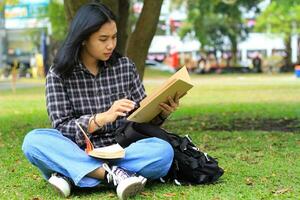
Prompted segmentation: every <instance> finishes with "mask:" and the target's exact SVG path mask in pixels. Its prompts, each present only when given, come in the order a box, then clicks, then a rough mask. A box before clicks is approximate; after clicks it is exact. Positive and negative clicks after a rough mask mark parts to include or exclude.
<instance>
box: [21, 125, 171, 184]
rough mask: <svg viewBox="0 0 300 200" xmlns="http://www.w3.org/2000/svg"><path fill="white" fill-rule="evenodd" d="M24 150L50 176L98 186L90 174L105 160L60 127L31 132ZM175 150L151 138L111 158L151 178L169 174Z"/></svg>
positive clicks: (118, 163) (25, 142) (27, 136)
mask: <svg viewBox="0 0 300 200" xmlns="http://www.w3.org/2000/svg"><path fill="white" fill-rule="evenodd" d="M22 150H23V152H24V154H25V156H26V157H27V159H28V160H29V161H30V162H31V163H32V164H33V165H35V166H36V167H37V168H38V169H39V170H40V171H41V172H42V174H43V176H44V178H45V179H46V180H48V179H49V178H50V176H51V174H52V173H53V172H58V173H60V174H63V175H64V176H66V177H69V178H70V179H72V180H73V182H74V184H75V185H76V186H78V187H94V186H96V185H98V184H100V180H98V179H95V178H91V177H88V176H87V174H88V173H90V172H92V171H93V170H95V169H97V168H99V167H101V166H102V163H103V161H102V160H100V159H96V158H93V157H90V156H88V155H87V154H86V153H85V151H83V150H82V149H80V148H79V147H78V146H77V145H76V144H75V143H74V142H73V141H71V140H70V139H68V138H66V137H64V136H63V135H62V134H61V133H60V132H59V131H57V130H56V129H35V130H33V131H31V132H29V133H28V134H27V135H26V136H25V138H24V142H23V146H22ZM173 156H174V152H173V149H172V147H171V145H170V144H169V143H167V142H166V141H164V140H161V139H158V138H147V139H143V140H139V141H137V142H135V143H132V144H131V145H130V146H128V147H127V148H125V158H122V159H117V160H113V161H111V162H110V164H112V165H116V166H119V167H122V168H123V169H126V170H128V171H130V172H133V173H137V174H139V175H142V176H144V177H146V178H148V179H158V178H160V177H163V176H165V175H166V174H167V173H168V170H169V168H170V166H171V164H172V160H173Z"/></svg>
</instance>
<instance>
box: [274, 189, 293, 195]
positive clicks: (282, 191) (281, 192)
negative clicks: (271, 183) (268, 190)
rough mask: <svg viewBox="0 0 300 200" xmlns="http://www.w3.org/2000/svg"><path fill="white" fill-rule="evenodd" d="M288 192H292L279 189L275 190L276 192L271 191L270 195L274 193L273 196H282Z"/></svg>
mask: <svg viewBox="0 0 300 200" xmlns="http://www.w3.org/2000/svg"><path fill="white" fill-rule="evenodd" d="M290 191H292V189H291V188H280V189H277V190H276V191H272V193H274V194H275V195H280V194H284V193H287V192H290Z"/></svg>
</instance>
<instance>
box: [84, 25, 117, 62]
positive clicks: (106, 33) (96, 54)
mask: <svg viewBox="0 0 300 200" xmlns="http://www.w3.org/2000/svg"><path fill="white" fill-rule="evenodd" d="M83 44H84V45H83V51H85V53H87V54H88V55H89V56H91V57H92V58H95V59H96V60H102V61H106V60H108V59H109V58H110V56H111V55H112V52H113V50H114V49H115V47H116V44H117V26H116V23H115V22H114V21H109V22H106V23H105V24H103V25H102V26H101V28H100V29H99V30H98V31H97V32H95V33H93V34H91V35H90V37H89V38H88V39H87V40H85V41H84V43H83Z"/></svg>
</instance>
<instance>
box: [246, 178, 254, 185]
mask: <svg viewBox="0 0 300 200" xmlns="http://www.w3.org/2000/svg"><path fill="white" fill-rule="evenodd" d="M245 182H246V185H254V180H253V179H252V178H246V181H245Z"/></svg>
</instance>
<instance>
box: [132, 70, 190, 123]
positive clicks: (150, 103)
mask: <svg viewBox="0 0 300 200" xmlns="http://www.w3.org/2000/svg"><path fill="white" fill-rule="evenodd" d="M192 87H193V84H192V83H191V78H190V76H189V74H188V71H187V69H186V67H182V68H181V69H180V70H179V71H177V72H176V73H175V74H174V75H172V76H171V77H170V78H169V79H168V80H167V81H165V82H164V84H163V85H162V86H161V87H159V88H157V89H156V90H155V91H154V92H153V93H152V94H151V95H149V96H147V97H146V98H145V99H143V100H142V101H141V102H140V107H139V108H138V109H137V110H135V111H134V112H133V113H132V114H131V115H130V116H128V117H127V120H130V121H134V122H139V123H143V122H149V121H151V120H152V119H153V118H154V117H156V116H157V115H158V114H159V113H160V112H161V109H160V108H159V104H160V103H162V102H164V103H168V97H169V96H171V97H172V98H174V97H175V95H176V93H178V94H179V96H180V98H181V97H183V96H184V95H185V94H186V93H187V91H189V90H190V89H191V88H192Z"/></svg>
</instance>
